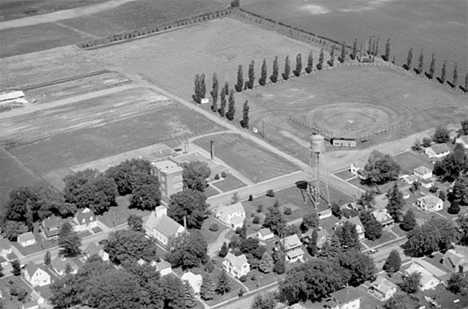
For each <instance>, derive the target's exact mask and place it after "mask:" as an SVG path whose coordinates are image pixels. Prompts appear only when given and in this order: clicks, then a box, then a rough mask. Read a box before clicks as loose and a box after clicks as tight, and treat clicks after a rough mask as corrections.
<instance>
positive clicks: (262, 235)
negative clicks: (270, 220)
mask: <svg viewBox="0 0 468 309" xmlns="http://www.w3.org/2000/svg"><path fill="white" fill-rule="evenodd" d="M257 237H258V239H260V240H263V241H266V240H269V239H272V238H274V237H275V234H273V232H272V231H271V230H270V229H269V228H263V229H261V230H260V231H258V232H257Z"/></svg>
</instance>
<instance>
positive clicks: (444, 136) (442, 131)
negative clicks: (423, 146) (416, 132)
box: [432, 126, 450, 144]
mask: <svg viewBox="0 0 468 309" xmlns="http://www.w3.org/2000/svg"><path fill="white" fill-rule="evenodd" d="M432 140H433V141H434V142H435V143H439V144H440V143H447V142H448V141H449V140H450V132H449V130H448V129H447V128H446V127H442V126H439V127H437V128H436V129H435V132H434V135H433V136H432Z"/></svg>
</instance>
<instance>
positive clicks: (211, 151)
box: [210, 141, 215, 160]
mask: <svg viewBox="0 0 468 309" xmlns="http://www.w3.org/2000/svg"><path fill="white" fill-rule="evenodd" d="M210 154H211V160H214V157H215V154H214V141H210Z"/></svg>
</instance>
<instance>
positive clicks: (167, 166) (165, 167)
mask: <svg viewBox="0 0 468 309" xmlns="http://www.w3.org/2000/svg"><path fill="white" fill-rule="evenodd" d="M151 165H153V166H154V167H156V168H157V169H158V170H159V171H161V172H163V173H166V174H170V173H175V172H181V171H183V168H182V167H180V166H179V165H178V164H177V163H175V162H174V161H170V160H164V161H158V162H153V163H151Z"/></svg>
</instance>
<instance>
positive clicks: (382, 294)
mask: <svg viewBox="0 0 468 309" xmlns="http://www.w3.org/2000/svg"><path fill="white" fill-rule="evenodd" d="M396 291H397V286H396V284H395V283H393V282H391V281H390V280H388V279H387V278H385V277H384V276H382V275H378V276H377V279H376V280H375V281H374V282H373V283H372V284H371V286H370V287H369V293H371V294H372V295H374V296H375V297H377V298H378V299H379V300H380V301H386V300H388V299H389V298H390V297H392V296H393V294H395V293H396Z"/></svg>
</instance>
